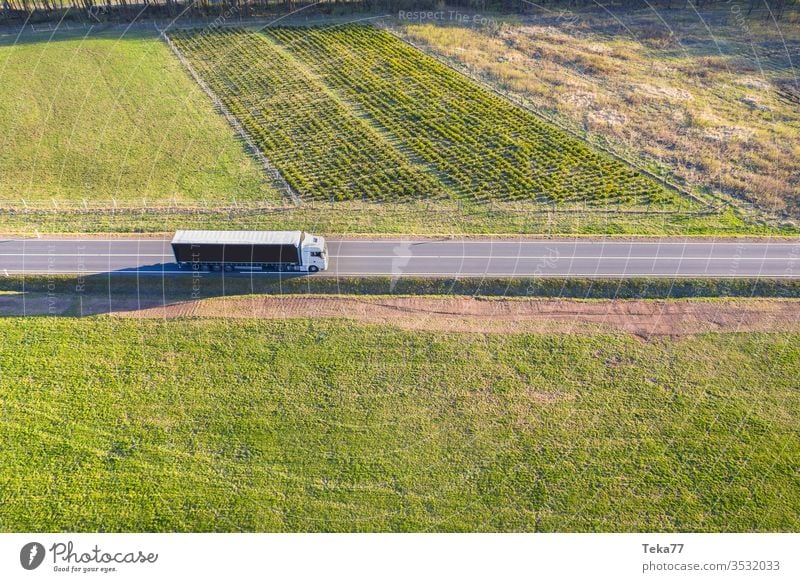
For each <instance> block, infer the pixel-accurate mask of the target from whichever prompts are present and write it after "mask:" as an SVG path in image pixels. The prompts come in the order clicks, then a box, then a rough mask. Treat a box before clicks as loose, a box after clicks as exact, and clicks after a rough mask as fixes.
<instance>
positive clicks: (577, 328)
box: [86, 296, 800, 337]
mask: <svg viewBox="0 0 800 582" xmlns="http://www.w3.org/2000/svg"><path fill="white" fill-rule="evenodd" d="M86 307H87V308H89V309H90V310H92V309H91V308H92V307H93V306H92V305H86ZM111 313H113V314H114V315H117V316H121V317H141V318H167V319H169V318H176V317H230V318H266V319H281V318H292V319H295V318H331V317H333V318H345V319H352V320H355V321H358V322H364V323H377V324H384V325H393V326H397V327H400V328H403V329H417V330H439V331H458V332H479V333H521V332H573V333H592V332H603V331H605V332H607V331H623V332H627V333H631V334H635V335H637V336H641V337H650V336H686V335H693V334H697V333H703V332H708V331H790V330H796V329H800V302H798V301H794V300H755V299H754V300H736V301H597V302H586V301H569V300H510V301H504V300H478V299H471V298H442V299H438V298H419V297H398V298H386V299H359V298H349V297H302V296H301V297H272V296H270V297H236V298H223V299H208V300H198V301H190V302H185V303H179V304H174V305H166V306H161V305H158V306H150V307H146V308H143V309H136V306H130V307H129V308H128V309H126V308H124V307H121V306H120V307H119V308H118V309H116V310H114V311H111Z"/></svg>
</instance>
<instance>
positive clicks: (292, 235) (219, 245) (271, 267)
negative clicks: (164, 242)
mask: <svg viewBox="0 0 800 582" xmlns="http://www.w3.org/2000/svg"><path fill="white" fill-rule="evenodd" d="M172 252H173V254H174V255H175V262H177V263H178V266H179V267H180V268H186V267H188V268H191V269H193V270H209V271H223V270H224V271H234V270H248V271H252V270H261V271H276V272H282V271H300V272H306V273H316V272H317V271H324V270H325V269H327V268H328V249H327V247H326V245H325V239H324V238H323V237H321V236H317V235H314V234H309V233H307V232H304V231H302V230H179V231H177V232H176V233H175V236H174V237H173V238H172Z"/></svg>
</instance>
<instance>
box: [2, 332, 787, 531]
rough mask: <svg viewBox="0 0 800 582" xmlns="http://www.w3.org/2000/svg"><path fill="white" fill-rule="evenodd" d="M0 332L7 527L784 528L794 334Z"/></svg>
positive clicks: (287, 529) (161, 529)
mask: <svg viewBox="0 0 800 582" xmlns="http://www.w3.org/2000/svg"><path fill="white" fill-rule="evenodd" d="M0 336H2V337H3V342H2V343H0V385H2V391H0V411H1V412H0V504H1V505H2V507H3V511H2V512H0V530H1V531H62V530H71V531H97V530H102V531H119V530H135V531H206V530H220V531H331V530H333V531H386V530H391V531H408V530H412V531H427V530H436V531H439V530H447V531H450V530H456V531H461V530H469V531H484V530H502V531H509V530H525V531H529V530H531V531H532V530H536V531H629V530H643V531H662V530H663V531H672V530H689V531H691V530H702V531H754V530H758V531H766V530H770V531H774V530H780V531H796V530H797V527H798V517H799V516H800V493H799V491H800V488H798V477H797V466H798V463H800V447H798V436H797V435H798V429H799V428H800V426H798V418H800V399H799V398H798V392H797V382H796V379H797V378H798V377H800V352H799V351H798V345H800V337H798V336H797V335H782V334H749V335H744V334H712V335H705V336H700V337H697V338H694V339H687V340H682V341H670V340H663V341H654V342H650V343H644V342H641V341H639V340H636V339H634V338H632V337H629V336H622V335H590V336H580V335H512V336H484V335H445V334H436V333H419V332H414V333H408V332H401V331H396V330H392V329H389V328H378V327H368V326H359V325H354V324H352V323H339V322H336V321H326V322H306V321H293V322H280V321H271V322H265V321H262V322H257V321H238V322H232V321H229V322H225V321H221V320H174V321H167V322H165V321H157V320H155V321H135V320H119V319H110V318H86V319H70V318H27V319H15V318H6V319H2V320H0ZM710 370H713V373H710V372H709V371H710Z"/></svg>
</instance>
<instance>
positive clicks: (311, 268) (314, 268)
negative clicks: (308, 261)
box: [308, 265, 319, 273]
mask: <svg viewBox="0 0 800 582" xmlns="http://www.w3.org/2000/svg"><path fill="white" fill-rule="evenodd" d="M317 271H319V267H318V266H316V265H311V266H310V267H309V268H308V272H309V273H316V272H317Z"/></svg>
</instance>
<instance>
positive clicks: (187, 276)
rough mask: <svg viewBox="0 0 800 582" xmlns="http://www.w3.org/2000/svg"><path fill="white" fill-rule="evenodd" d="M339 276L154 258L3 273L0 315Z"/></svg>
mask: <svg viewBox="0 0 800 582" xmlns="http://www.w3.org/2000/svg"><path fill="white" fill-rule="evenodd" d="M331 283H335V280H333V279H329V278H315V277H313V276H309V275H308V274H306V273H262V272H244V273H242V272H232V273H231V272H212V273H208V272H202V271H191V270H187V271H177V267H176V265H175V264H174V263H173V264H169V263H156V264H152V265H147V266H145V267H139V268H136V269H121V270H117V271H108V272H105V273H97V274H91V275H88V274H87V275H74V274H70V275H61V274H50V275H47V274H43V275H25V276H22V275H12V276H7V277H0V317H17V316H21V315H39V316H61V317H85V316H92V315H103V314H108V313H119V312H130V311H137V310H142V309H153V308H158V307H165V306H170V305H177V304H181V303H186V302H192V301H198V300H202V299H212V298H215V297H233V296H241V295H253V294H275V295H281V294H287V293H291V294H303V293H318V292H325V289H327V288H328V287H331V288H333V287H332V286H331Z"/></svg>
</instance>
